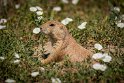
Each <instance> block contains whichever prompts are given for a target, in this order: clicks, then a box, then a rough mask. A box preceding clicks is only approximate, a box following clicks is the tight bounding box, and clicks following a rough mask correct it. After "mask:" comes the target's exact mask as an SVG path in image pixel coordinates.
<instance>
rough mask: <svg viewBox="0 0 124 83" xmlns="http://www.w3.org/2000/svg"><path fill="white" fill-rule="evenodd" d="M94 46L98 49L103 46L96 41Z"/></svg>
mask: <svg viewBox="0 0 124 83" xmlns="http://www.w3.org/2000/svg"><path fill="white" fill-rule="evenodd" d="M94 48H96V49H97V50H101V49H102V48H103V47H102V45H100V44H98V43H96V44H95V45H94Z"/></svg>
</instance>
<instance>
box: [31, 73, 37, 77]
mask: <svg viewBox="0 0 124 83" xmlns="http://www.w3.org/2000/svg"><path fill="white" fill-rule="evenodd" d="M38 75H39V72H32V73H31V76H32V77H36V76H38Z"/></svg>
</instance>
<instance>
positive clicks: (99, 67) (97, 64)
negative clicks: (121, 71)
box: [93, 63, 107, 71]
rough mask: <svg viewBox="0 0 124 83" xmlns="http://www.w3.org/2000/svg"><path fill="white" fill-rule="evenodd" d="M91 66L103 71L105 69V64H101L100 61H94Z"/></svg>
mask: <svg viewBox="0 0 124 83" xmlns="http://www.w3.org/2000/svg"><path fill="white" fill-rule="evenodd" d="M93 68H94V69H95V70H101V71H105V70H106V69H107V66H106V65H102V64H100V63H95V64H93Z"/></svg>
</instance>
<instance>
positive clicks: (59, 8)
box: [53, 6, 61, 12]
mask: <svg viewBox="0 0 124 83" xmlns="http://www.w3.org/2000/svg"><path fill="white" fill-rule="evenodd" d="M53 10H54V11H57V12H59V11H61V7H59V6H56V7H54V8H53Z"/></svg>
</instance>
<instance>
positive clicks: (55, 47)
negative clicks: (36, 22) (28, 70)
mask: <svg viewBox="0 0 124 83" xmlns="http://www.w3.org/2000/svg"><path fill="white" fill-rule="evenodd" d="M40 28H41V32H43V33H45V34H46V35H48V37H49V41H48V42H47V43H46V45H45V46H44V47H45V50H46V52H48V53H50V55H49V56H48V58H46V59H43V60H41V62H42V63H44V64H48V63H50V62H53V61H59V60H62V59H63V57H64V56H68V57H69V60H70V61H71V62H81V61H83V60H84V59H86V58H88V57H89V56H90V55H91V54H92V52H91V51H89V50H87V49H85V48H83V47H82V46H81V45H79V44H78V43H77V42H76V41H75V39H74V38H73V37H72V36H71V35H70V34H69V32H68V30H67V28H66V27H65V26H64V25H63V24H62V23H60V22H57V21H48V22H46V23H44V24H43V25H41V27H40Z"/></svg>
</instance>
